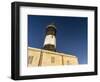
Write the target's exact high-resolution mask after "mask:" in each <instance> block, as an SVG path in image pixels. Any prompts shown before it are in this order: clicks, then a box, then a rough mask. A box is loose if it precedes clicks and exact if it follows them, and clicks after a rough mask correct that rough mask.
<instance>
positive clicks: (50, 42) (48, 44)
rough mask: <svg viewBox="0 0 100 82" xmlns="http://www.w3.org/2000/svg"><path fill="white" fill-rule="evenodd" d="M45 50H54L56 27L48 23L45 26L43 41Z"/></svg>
mask: <svg viewBox="0 0 100 82" xmlns="http://www.w3.org/2000/svg"><path fill="white" fill-rule="evenodd" d="M43 48H44V49H45V50H50V51H56V27H55V25H54V24H50V25H48V26H47V28H46V37H45V41H44V47H43Z"/></svg>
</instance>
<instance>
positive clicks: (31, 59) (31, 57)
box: [28, 56, 34, 64]
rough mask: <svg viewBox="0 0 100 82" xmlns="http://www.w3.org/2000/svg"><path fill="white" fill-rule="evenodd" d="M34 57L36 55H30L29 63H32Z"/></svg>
mask: <svg viewBox="0 0 100 82" xmlns="http://www.w3.org/2000/svg"><path fill="white" fill-rule="evenodd" d="M33 57H34V56H29V57H28V64H32V61H33Z"/></svg>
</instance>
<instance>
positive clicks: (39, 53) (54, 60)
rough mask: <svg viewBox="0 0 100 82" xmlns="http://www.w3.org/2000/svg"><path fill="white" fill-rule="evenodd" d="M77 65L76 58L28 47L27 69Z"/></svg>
mask: <svg viewBox="0 0 100 82" xmlns="http://www.w3.org/2000/svg"><path fill="white" fill-rule="evenodd" d="M77 64H78V58H77V57H76V56H73V55H70V54H64V53H59V52H53V51H49V50H44V49H37V48H31V47H28V67H33V66H58V65H77Z"/></svg>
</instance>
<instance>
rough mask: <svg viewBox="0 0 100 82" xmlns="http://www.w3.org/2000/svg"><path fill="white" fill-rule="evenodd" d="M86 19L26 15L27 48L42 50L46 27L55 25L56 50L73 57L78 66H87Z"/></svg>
mask: <svg viewBox="0 0 100 82" xmlns="http://www.w3.org/2000/svg"><path fill="white" fill-rule="evenodd" d="M87 21H88V19H87V18H86V17H61V16H38V15H28V46H29V47H34V48H43V43H44V39H45V31H46V26H47V25H48V24H51V23H55V26H56V30H57V33H56V50H57V51H58V52H63V53H69V54H72V55H75V56H77V57H78V59H79V63H80V64H87V63H88V62H87V59H88V58H87V49H88V46H87V32H88V31H87V23H88V22H87Z"/></svg>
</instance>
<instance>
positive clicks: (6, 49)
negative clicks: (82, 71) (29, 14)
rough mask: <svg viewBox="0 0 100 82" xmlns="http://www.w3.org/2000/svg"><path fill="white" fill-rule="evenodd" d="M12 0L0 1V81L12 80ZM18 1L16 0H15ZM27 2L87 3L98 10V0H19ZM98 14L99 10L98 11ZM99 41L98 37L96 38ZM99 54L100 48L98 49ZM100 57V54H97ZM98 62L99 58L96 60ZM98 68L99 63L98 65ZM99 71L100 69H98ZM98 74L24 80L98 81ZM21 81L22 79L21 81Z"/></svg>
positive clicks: (99, 29) (99, 1)
mask: <svg viewBox="0 0 100 82" xmlns="http://www.w3.org/2000/svg"><path fill="white" fill-rule="evenodd" d="M13 1H14V0H1V1H0V38H1V39H0V82H13V80H11V79H10V72H11V36H10V35H11V2H13ZM16 1H18V0H16ZM20 1H26V2H27V1H28V2H41V3H56V4H71V5H88V6H98V10H100V0H20ZM98 14H100V11H98ZM99 21H100V16H98V27H100V24H99ZM98 31H99V32H98V35H100V28H98ZM98 37H99V36H98ZM98 42H100V37H99V38H98ZM98 49H100V43H98ZM98 51H99V52H98V54H100V50H98ZM98 58H99V59H100V55H98ZM98 62H100V60H98ZM98 67H99V68H98V69H100V64H99V66H98ZM99 73H100V71H99ZM99 78H100V75H98V76H81V77H65V78H53V79H39V80H26V82H29V81H30V82H33V81H34V82H41V81H44V82H47V81H48V82H52V81H55V82H56V81H57V82H66V81H67V82H68V81H69V82H73V81H74V82H80V81H81V82H86V81H88V82H94V81H95V82H99ZM21 82H22V81H21Z"/></svg>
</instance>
